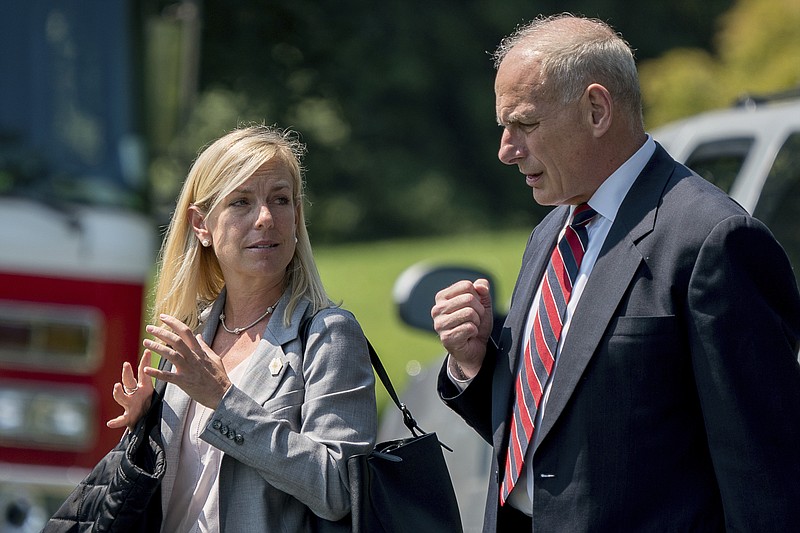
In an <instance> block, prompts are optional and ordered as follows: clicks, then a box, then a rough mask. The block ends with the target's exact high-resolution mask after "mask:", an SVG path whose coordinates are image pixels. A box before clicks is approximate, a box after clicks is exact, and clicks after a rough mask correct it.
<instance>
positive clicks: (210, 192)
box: [153, 125, 331, 329]
mask: <svg viewBox="0 0 800 533" xmlns="http://www.w3.org/2000/svg"><path fill="white" fill-rule="evenodd" d="M304 153H305V146H304V145H303V144H302V143H300V141H299V140H298V138H297V135H296V134H295V133H294V132H292V131H289V130H281V129H278V128H275V127H270V126H264V125H258V126H246V127H240V128H237V129H235V130H233V131H231V132H230V133H228V134H226V135H224V136H223V137H220V138H219V139H217V140H216V141H214V142H213V143H211V144H210V145H209V146H208V147H207V148H205V149H204V150H202V151H201V153H200V155H199V156H198V157H197V159H196V160H195V162H194V164H193V165H192V168H191V170H190V171H189V175H188V176H187V177H186V181H185V182H184V184H183V187H182V189H181V192H180V194H179V196H178V200H177V203H176V206H175V212H174V214H173V216H172V220H171V221H170V224H169V227H168V229H167V233H166V235H165V238H164V243H163V245H162V247H161V252H160V254H159V264H160V271H159V274H158V282H157V284H156V290H155V299H154V306H153V320H154V322H153V323H157V319H158V317H159V315H160V314H161V313H166V314H168V315H172V316H174V317H176V318H178V319H179V320H181V321H182V322H184V323H185V324H186V325H188V326H189V327H190V328H192V329H194V328H196V327H197V325H198V324H199V323H200V320H199V316H200V313H201V312H202V311H203V309H205V308H206V307H207V306H208V305H210V304H211V303H213V301H214V300H215V299H216V298H217V296H219V294H220V292H221V291H222V288H223V287H224V285H225V280H224V279H223V277H222V270H221V269H220V266H219V263H218V262H217V258H216V255H215V254H214V251H213V250H212V249H210V248H204V247H203V246H201V244H200V242H199V241H198V239H197V237H196V235H195V234H194V232H193V230H192V225H191V224H190V222H189V217H188V213H189V208H190V207H191V206H192V205H195V206H197V207H199V208H200V210H201V211H203V212H204V213H206V214H208V213H210V212H211V211H213V210H214V209H215V208H216V207H217V206H218V205H219V203H220V202H221V201H222V199H223V198H225V197H226V196H227V195H228V194H229V193H230V192H232V191H233V190H234V189H236V188H237V187H238V186H240V185H241V184H242V183H243V182H244V181H246V180H247V179H248V178H250V176H252V175H253V174H254V173H255V172H256V170H258V169H259V168H261V166H262V165H264V163H266V162H267V161H272V160H277V161H280V162H281V163H283V164H285V165H286V167H287V168H288V170H289V173H290V174H291V176H292V190H293V195H294V198H293V202H294V204H295V205H296V206H297V214H298V220H297V245H296V247H295V252H294V256H293V257H292V260H291V262H290V263H289V266H288V267H287V269H286V286H287V288H288V289H289V291H290V294H291V296H290V298H289V304H288V306H287V308H286V311H285V313H284V317H283V318H284V322H285V323H286V324H288V323H289V321H290V318H291V316H292V312H293V311H294V309H295V308H296V307H297V303H298V302H299V301H300V300H301V299H302V298H304V297H305V298H307V299H308V300H310V301H311V304H312V311H313V312H316V311H318V310H319V309H322V308H324V307H328V306H329V305H330V304H331V302H330V299H329V298H328V295H327V293H326V292H325V289H324V287H323V285H322V280H321V278H320V276H319V271H318V270H317V265H316V263H315V262H314V256H313V253H312V250H311V242H310V239H309V236H308V230H307V229H306V222H305V215H304V211H303V203H304V195H303V189H304V179H303V168H302V166H301V163H300V161H301V159H302V156H303V155H304Z"/></svg>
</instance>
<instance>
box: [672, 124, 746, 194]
mask: <svg viewBox="0 0 800 533" xmlns="http://www.w3.org/2000/svg"><path fill="white" fill-rule="evenodd" d="M754 142H755V139H754V138H752V137H735V138H730V139H722V140H716V141H711V142H707V143H702V144H699V145H697V148H695V149H694V151H693V152H692V154H691V155H690V156H689V157H688V158H687V159H686V166H687V167H689V168H691V169H692V170H694V171H695V172H697V173H698V174H700V175H701V176H702V177H704V178H705V179H707V180H708V181H710V182H711V183H713V184H714V185H716V186H717V187H719V188H720V189H722V190H723V191H725V192H729V191H730V188H731V185H732V184H733V180H734V179H736V175H737V174H739V170H740V169H741V168H742V165H743V164H744V160H745V158H747V154H748V153H750V148H751V147H752V146H753V143H754Z"/></svg>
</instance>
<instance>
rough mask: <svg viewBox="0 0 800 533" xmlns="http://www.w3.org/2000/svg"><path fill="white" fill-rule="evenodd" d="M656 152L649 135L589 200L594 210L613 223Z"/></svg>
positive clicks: (654, 144) (653, 142)
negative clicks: (634, 184)
mask: <svg viewBox="0 0 800 533" xmlns="http://www.w3.org/2000/svg"><path fill="white" fill-rule="evenodd" d="M655 151H656V143H655V141H654V140H653V138H652V137H651V136H650V135H649V134H648V135H647V139H646V140H645V142H644V144H643V145H642V146H641V148H639V149H638V150H637V151H636V153H634V154H633V155H632V156H631V157H630V158H629V159H628V160H627V161H625V162H624V163H623V164H622V165H621V166H620V167H619V168H618V169H617V170H615V171H614V173H613V174H611V175H610V176H609V177H608V178H607V179H606V180H605V181H604V182H603V183H602V184H601V185H600V187H598V189H597V190H596V191H595V193H594V194H593V195H592V197H591V198H590V199H589V205H590V206H591V207H592V209H594V210H595V211H597V212H598V213H599V214H600V215H601V216H602V217H603V218H607V219H608V220H611V221H612V222H613V221H614V219H615V218H616V216H617V211H619V206H620V205H622V200H624V199H625V196H626V195H627V194H628V191H629V190H630V188H631V186H632V185H633V182H634V181H636V178H637V177H638V176H639V174H641V173H642V170H643V169H644V167H645V165H646V164H647V162H648V161H650V158H651V157H652V156H653V153H654V152H655Z"/></svg>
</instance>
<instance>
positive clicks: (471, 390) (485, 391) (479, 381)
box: [437, 341, 497, 444]
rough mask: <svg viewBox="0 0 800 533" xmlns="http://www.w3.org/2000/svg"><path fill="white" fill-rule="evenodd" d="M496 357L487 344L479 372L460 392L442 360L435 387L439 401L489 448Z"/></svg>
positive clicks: (495, 353)
mask: <svg viewBox="0 0 800 533" xmlns="http://www.w3.org/2000/svg"><path fill="white" fill-rule="evenodd" d="M496 356H497V349H496V348H495V346H494V343H493V342H491V341H489V344H488V347H487V350H486V356H485V358H484V360H483V365H482V366H481V370H480V372H478V375H476V376H475V378H474V379H473V380H472V381H471V382H470V384H469V385H468V386H467V387H466V388H465V389H464V390H463V391H461V390H459V388H458V387H456V386H455V384H453V382H452V381H451V380H450V377H449V376H448V375H447V358H445V360H444V364H443V365H442V368H441V370H440V371H439V381H438V384H437V389H438V391H439V397H440V398H441V399H442V401H443V402H444V403H445V404H446V405H447V406H448V407H450V408H451V409H452V410H453V411H455V412H456V413H457V414H458V415H459V416H460V417H461V418H463V419H464V421H465V422H466V423H467V424H468V425H469V426H470V427H472V428H473V429H474V430H475V431H477V432H478V435H480V436H481V438H482V439H483V440H485V441H486V442H488V443H489V444H492V375H493V370H494V364H495V359H496Z"/></svg>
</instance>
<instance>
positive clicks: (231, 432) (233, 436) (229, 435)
mask: <svg viewBox="0 0 800 533" xmlns="http://www.w3.org/2000/svg"><path fill="white" fill-rule="evenodd" d="M227 437H228V438H229V439H231V440H233V439H235V438H236V432H235V431H234V430H230V431H229V432H228V435H227Z"/></svg>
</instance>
